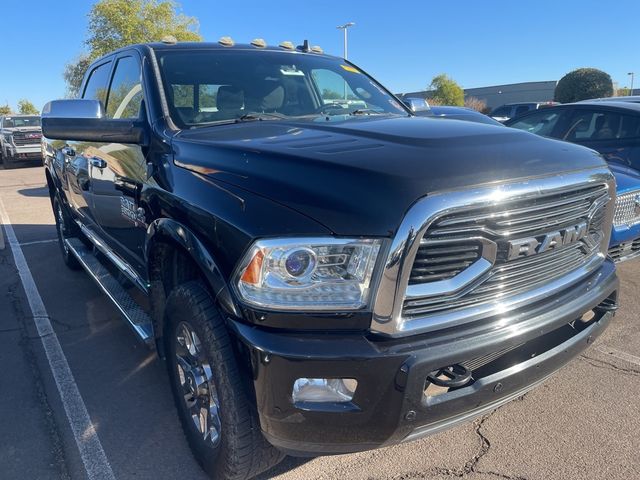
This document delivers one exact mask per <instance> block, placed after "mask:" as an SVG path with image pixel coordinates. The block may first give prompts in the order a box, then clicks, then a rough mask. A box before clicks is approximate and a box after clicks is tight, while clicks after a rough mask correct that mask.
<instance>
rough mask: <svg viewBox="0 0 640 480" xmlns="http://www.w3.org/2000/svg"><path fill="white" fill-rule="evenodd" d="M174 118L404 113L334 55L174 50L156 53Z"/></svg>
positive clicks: (186, 122)
mask: <svg viewBox="0 0 640 480" xmlns="http://www.w3.org/2000/svg"><path fill="white" fill-rule="evenodd" d="M157 55H158V62H159V65H160V71H161V75H162V81H163V84H164V89H165V93H166V97H167V103H168V105H169V111H170V114H171V117H172V119H173V120H174V122H175V123H176V124H177V125H178V126H179V127H181V128H190V127H195V126H200V125H206V124H211V123H214V122H229V121H245V120H278V119H294V118H298V119H301V118H307V119H313V120H317V121H327V120H347V119H349V118H353V117H354V116H358V115H404V116H407V115H408V113H407V111H406V110H405V109H404V108H402V106H400V104H399V102H397V101H396V99H395V98H393V97H392V96H391V95H389V94H388V93H387V92H386V91H385V90H384V88H383V87H381V86H380V85H379V84H378V83H376V82H375V81H374V80H373V79H371V78H370V77H368V76H367V75H366V74H364V73H363V72H361V71H360V70H358V69H357V68H355V67H353V66H351V65H349V64H347V63H344V62H343V61H340V60H339V59H335V58H329V57H324V56H320V55H315V54H302V53H297V52H271V51H247V50H173V51H160V52H158V53H157Z"/></svg>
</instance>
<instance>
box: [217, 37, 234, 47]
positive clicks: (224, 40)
mask: <svg viewBox="0 0 640 480" xmlns="http://www.w3.org/2000/svg"><path fill="white" fill-rule="evenodd" d="M218 43H219V44H220V45H222V46H223V47H233V46H234V45H235V42H234V41H233V38H231V37H220V40H218Z"/></svg>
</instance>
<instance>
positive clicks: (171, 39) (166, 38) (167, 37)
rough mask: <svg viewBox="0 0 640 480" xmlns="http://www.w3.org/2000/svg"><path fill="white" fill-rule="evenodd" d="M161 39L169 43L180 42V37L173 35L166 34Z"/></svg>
mask: <svg viewBox="0 0 640 480" xmlns="http://www.w3.org/2000/svg"><path fill="white" fill-rule="evenodd" d="M160 41H161V42H162V43H166V44H167V45H175V44H176V43H178V39H177V38H176V37H174V36H173V35H165V36H164V37H162V40H160Z"/></svg>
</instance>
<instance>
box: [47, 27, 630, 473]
mask: <svg viewBox="0 0 640 480" xmlns="http://www.w3.org/2000/svg"><path fill="white" fill-rule="evenodd" d="M43 133H44V136H45V137H46V138H45V139H44V141H43V149H44V153H45V156H46V160H45V168H46V177H47V182H48V185H49V190H50V194H51V200H52V205H53V209H54V212H55V218H56V224H57V229H58V233H59V239H60V247H61V251H62V255H63V256H64V260H65V262H66V264H67V265H68V266H69V267H70V268H74V269H75V268H80V267H82V268H84V269H85V270H86V271H87V272H88V273H89V275H90V276H91V277H92V278H93V279H94V280H95V281H96V282H97V283H98V285H99V286H100V288H101V289H102V290H104V292H105V293H106V294H107V295H108V297H109V298H110V299H111V300H112V301H113V302H114V303H115V305H116V306H117V307H118V309H119V310H120V312H121V313H122V314H123V316H124V317H125V318H126V320H127V321H128V322H129V323H130V324H131V326H132V327H133V330H134V331H135V333H136V334H137V335H138V336H139V337H140V338H141V339H142V340H143V341H145V342H147V343H148V344H149V345H150V346H152V347H153V348H156V349H157V351H158V354H159V355H160V356H161V357H163V358H164V359H166V363H167V366H168V372H169V377H170V382H171V386H172V389H173V393H174V395H175V400H176V405H177V409H178V413H179V416H180V418H181V421H182V424H183V427H184V431H185V434H186V436H187V439H188V441H189V443H190V445H191V447H192V450H193V452H194V455H195V456H196V458H197V459H198V461H199V462H200V463H201V465H202V466H203V467H204V469H205V470H206V471H207V472H208V473H209V474H210V475H212V476H213V477H215V478H218V479H231V478H233V479H235V478H249V477H251V476H253V475H255V474H258V473H259V472H261V471H263V470H264V469H266V468H268V467H270V466H272V465H274V464H275V463H276V462H277V461H278V460H279V459H280V458H282V456H283V454H292V455H321V454H337V453H347V452H355V451H361V450H366V449H372V448H377V447H381V446H386V445H391V444H395V443H400V442H406V441H410V440H414V439H417V438H421V437H423V436H426V435H428V434H431V433H434V432H437V431H440V430H442V429H445V428H448V427H451V426H452V425H455V424H457V423H460V422H465V421H469V420H471V419H473V418H474V417H477V416H478V415H481V414H483V413H485V412H488V411H490V410H491V409H494V408H496V407H498V406H499V405H502V404H504V403H505V402H507V401H509V400H511V399H514V398H516V397H519V396H521V395H523V394H524V393H525V392H526V391H528V390H529V389H531V388H532V387H534V386H535V385H537V384H539V383H541V382H542V381H544V380H545V379H546V378H547V377H548V376H549V375H551V374H552V373H553V372H555V371H556V370H558V369H559V368H560V367H561V366H563V365H564V364H565V363H566V362H568V361H569V360H571V359H572V358H573V357H575V356H576V355H577V354H579V353H580V352H581V351H582V350H583V349H584V348H586V347H587V345H588V344H589V343H590V342H592V341H593V340H594V338H596V337H597V336H598V335H599V334H600V333H601V332H602V331H603V329H604V328H605V327H606V326H607V324H608V322H609V320H610V318H611V317H612V315H613V311H614V310H615V309H616V307H617V290H618V280H617V277H616V273H615V268H614V265H613V263H612V262H611V260H610V259H608V258H607V256H606V252H607V245H608V242H609V236H610V231H611V222H612V215H613V207H614V199H615V182H614V180H613V177H612V175H611V173H610V172H609V170H608V169H607V168H606V165H605V163H604V162H603V160H602V159H601V158H600V157H599V156H598V155H597V154H596V153H595V152H593V151H591V150H588V149H585V148H583V147H579V146H576V145H571V144H568V143H561V142H557V141H554V140H548V139H543V138H540V137H538V136H535V135H531V134H528V133H525V132H521V131H516V130H512V129H505V128H499V127H494V126H491V125H481V124H473V123H471V122H461V121H455V120H451V121H443V120H441V119H437V118H416V117H414V116H413V114H412V113H411V112H410V111H409V110H408V109H407V108H406V107H404V106H403V105H402V104H401V103H400V101H399V100H398V99H397V98H395V97H394V96H393V95H392V94H390V93H389V91H388V90H387V89H385V88H384V87H383V86H381V85H380V84H379V83H377V82H376V81H375V80H374V79H373V78H371V77H370V76H369V75H367V74H366V73H365V72H364V71H362V70H361V69H360V68H358V67H357V66H355V65H353V64H352V63H349V62H347V61H345V60H343V59H340V58H335V57H332V56H328V55H325V54H323V53H322V51H321V50H320V49H318V48H315V47H313V48H311V47H309V45H308V43H307V42H305V43H304V45H301V46H299V47H294V46H293V45H291V44H290V43H283V44H281V45H280V46H275V47H268V46H266V45H264V43H263V42H261V41H255V42H253V43H252V44H248V45H234V44H233V42H232V41H230V40H229V39H226V38H225V39H223V40H222V41H221V42H220V43H219V44H209V43H203V44H174V43H172V42H166V43H157V44H146V45H134V46H131V47H128V48H124V49H121V50H118V51H116V52H113V53H111V54H109V55H107V56H105V57H103V58H101V59H99V60H98V61H96V62H95V63H94V64H93V65H92V66H91V67H90V68H89V70H88V72H87V74H86V77H85V79H84V83H83V86H82V89H81V98H80V99H76V100H59V101H53V102H50V103H49V104H47V106H46V107H45V108H44V111H43ZM134 299H135V300H134ZM585 381H592V380H590V379H585Z"/></svg>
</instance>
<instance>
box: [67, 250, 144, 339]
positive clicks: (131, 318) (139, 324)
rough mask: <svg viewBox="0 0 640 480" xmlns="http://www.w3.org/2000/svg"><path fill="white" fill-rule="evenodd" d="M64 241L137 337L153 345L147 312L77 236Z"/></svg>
mask: <svg viewBox="0 0 640 480" xmlns="http://www.w3.org/2000/svg"><path fill="white" fill-rule="evenodd" d="M65 243H66V244H67V246H68V247H69V250H70V251H71V253H73V255H74V256H75V257H76V258H77V259H78V261H79V262H80V264H81V265H82V267H83V268H84V269H85V270H86V271H87V273H88V274H89V276H90V277H91V278H92V279H93V280H94V281H95V282H96V283H97V284H98V286H99V287H100V288H101V289H102V291H103V292H104V293H105V294H106V295H107V297H109V299H110V300H111V301H112V302H113V303H114V305H115V306H116V307H117V308H118V310H120V313H122V315H123V316H124V318H125V319H126V320H127V322H128V323H129V325H131V327H132V328H133V331H134V332H135V333H136V335H137V336H138V338H140V340H142V341H143V342H145V343H146V344H147V345H148V346H150V347H151V346H153V344H154V341H153V340H154V338H153V324H152V323H151V318H150V317H149V315H147V313H146V312H145V311H144V310H143V309H142V308H141V307H140V305H138V304H137V303H136V301H135V300H134V299H133V298H132V297H131V295H129V293H128V292H127V291H126V290H125V289H124V287H123V286H122V285H120V282H118V280H117V279H116V278H115V277H114V276H113V275H112V274H111V272H109V270H107V268H105V266H104V265H102V263H100V260H98V259H97V258H96V256H95V255H94V254H93V252H92V251H91V249H90V248H88V247H87V246H86V245H85V244H84V243H82V241H81V240H80V239H78V238H67V239H65Z"/></svg>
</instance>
